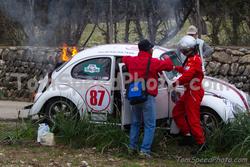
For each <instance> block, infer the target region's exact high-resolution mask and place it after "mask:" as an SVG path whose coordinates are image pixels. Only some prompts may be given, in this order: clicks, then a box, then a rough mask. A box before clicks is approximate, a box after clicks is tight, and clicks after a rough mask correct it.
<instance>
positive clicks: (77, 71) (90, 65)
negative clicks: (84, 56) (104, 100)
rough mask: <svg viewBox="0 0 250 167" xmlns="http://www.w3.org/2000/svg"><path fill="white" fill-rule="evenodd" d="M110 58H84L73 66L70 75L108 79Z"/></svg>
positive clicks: (80, 77)
mask: <svg viewBox="0 0 250 167" xmlns="http://www.w3.org/2000/svg"><path fill="white" fill-rule="evenodd" d="M110 71H111V58H108V57H102V58H94V59H89V60H85V61H83V62H81V63H78V64H77V65H76V66H75V67H73V69H72V71H71V75H72V77H73V78H76V79H84V80H104V81H107V80H109V79H110Z"/></svg>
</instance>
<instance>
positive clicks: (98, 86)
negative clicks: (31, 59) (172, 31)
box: [29, 44, 250, 128]
mask: <svg viewBox="0 0 250 167" xmlns="http://www.w3.org/2000/svg"><path fill="white" fill-rule="evenodd" d="M137 53H138V48H137V45H130V44H110V45H101V46H97V47H93V48H90V49H86V50H83V51H81V52H79V53H78V54H77V55H75V56H74V57H73V58H72V59H71V60H70V61H69V62H66V63H64V64H63V65H61V66H60V67H59V68H57V69H56V70H55V71H54V72H53V73H52V75H51V79H48V76H46V77H45V78H44V79H43V80H41V81H40V85H39V88H38V91H37V92H36V95H35V99H34V104H33V106H32V108H31V109H30V111H29V115H31V116H32V115H37V114H38V115H45V116H47V117H46V118H47V119H49V120H50V121H53V120H54V116H55V114H56V113H57V112H63V113H64V114H65V115H67V114H68V115H72V114H73V115H77V116H81V117H82V116H86V115H88V116H89V117H90V119H91V120H92V121H108V120H109V119H110V118H112V117H116V118H119V120H120V125H121V126H122V127H124V126H125V125H129V124H130V105H129V102H128V101H127V99H126V95H125V93H126V90H125V84H126V77H124V76H125V74H124V71H123V69H124V68H123V66H124V64H123V63H121V57H122V56H124V55H126V56H137ZM166 56H167V57H170V58H171V59H172V61H173V62H174V64H175V65H181V63H182V60H181V56H179V55H178V54H177V53H176V51H175V50H170V49H166V48H163V47H159V46H155V47H154V52H153V57H154V58H157V59H164V58H165V57H166ZM178 75H179V74H178V73H177V72H175V71H171V72H162V73H161V74H159V82H160V84H159V93H158V95H157V97H156V103H157V104H156V107H157V110H156V111H157V120H158V122H163V123H165V125H168V127H171V126H170V125H171V124H172V109H173V107H174V105H175V102H176V101H177V100H178V98H179V97H180V96H181V94H182V93H183V91H184V88H183V87H181V86H180V87H177V88H176V89H175V90H171V89H169V88H168V84H170V83H171V82H172V81H173V80H174V79H175V78H176V77H178ZM203 86H204V88H205V96H204V98H203V100H202V103H201V120H202V122H203V123H204V125H206V126H207V127H208V128H213V127H214V126H217V125H218V123H219V122H220V121H224V122H227V121H228V120H230V119H233V118H234V115H235V114H236V113H238V112H249V108H250V98H249V96H248V95H247V94H245V93H244V92H242V91H240V90H238V89H237V88H236V87H235V86H233V85H230V84H229V83H226V82H224V81H222V80H219V79H216V78H212V77H208V76H206V77H205V78H204V81H203ZM161 120H163V121H161ZM172 127H174V126H172Z"/></svg>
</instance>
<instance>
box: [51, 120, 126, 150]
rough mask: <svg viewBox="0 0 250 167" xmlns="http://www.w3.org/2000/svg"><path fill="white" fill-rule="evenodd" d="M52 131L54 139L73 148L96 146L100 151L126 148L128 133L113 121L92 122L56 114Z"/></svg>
mask: <svg viewBox="0 0 250 167" xmlns="http://www.w3.org/2000/svg"><path fill="white" fill-rule="evenodd" d="M55 125H56V126H55V127H54V132H55V134H56V139H57V140H58V142H60V143H64V144H67V145H69V146H70V147H73V148H82V147H96V149H97V150H99V151H101V152H102V153H103V152H104V151H105V150H107V149H111V148H112V149H126V148H127V143H128V135H127V134H126V133H125V132H124V131H122V130H121V128H120V127H119V126H117V125H116V124H115V123H109V124H105V123H99V124H94V123H91V122H90V121H89V119H87V118H86V119H84V118H83V119H80V120H77V119H67V118H65V117H64V116H63V115H57V116H56V121H55Z"/></svg>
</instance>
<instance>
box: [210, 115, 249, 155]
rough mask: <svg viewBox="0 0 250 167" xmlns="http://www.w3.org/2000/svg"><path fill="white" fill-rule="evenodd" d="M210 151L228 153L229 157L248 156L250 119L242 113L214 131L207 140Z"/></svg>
mask: <svg viewBox="0 0 250 167" xmlns="http://www.w3.org/2000/svg"><path fill="white" fill-rule="evenodd" d="M208 141H209V145H210V147H211V149H212V150H214V151H217V152H225V151H226V152H229V154H230V155H231V156H250V117H249V115H247V113H242V114H239V115H237V116H236V118H235V119H234V120H233V121H231V122H229V123H227V124H225V125H223V126H222V127H220V128H218V129H216V130H215V131H214V133H213V135H211V137H210V138H209V139H208Z"/></svg>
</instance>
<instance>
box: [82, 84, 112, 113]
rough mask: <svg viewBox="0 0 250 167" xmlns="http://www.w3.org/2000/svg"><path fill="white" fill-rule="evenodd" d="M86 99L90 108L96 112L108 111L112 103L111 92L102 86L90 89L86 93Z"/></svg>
mask: <svg viewBox="0 0 250 167" xmlns="http://www.w3.org/2000/svg"><path fill="white" fill-rule="evenodd" d="M85 99H86V102H87V104H88V106H89V107H90V108H91V109H92V111H95V112H99V111H103V110H106V109H107V108H108V107H109V105H110V101H111V100H110V93H109V91H108V90H107V89H106V88H105V87H103V86H101V85H94V86H92V87H90V88H89V89H88V90H87V92H86V95H85Z"/></svg>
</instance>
